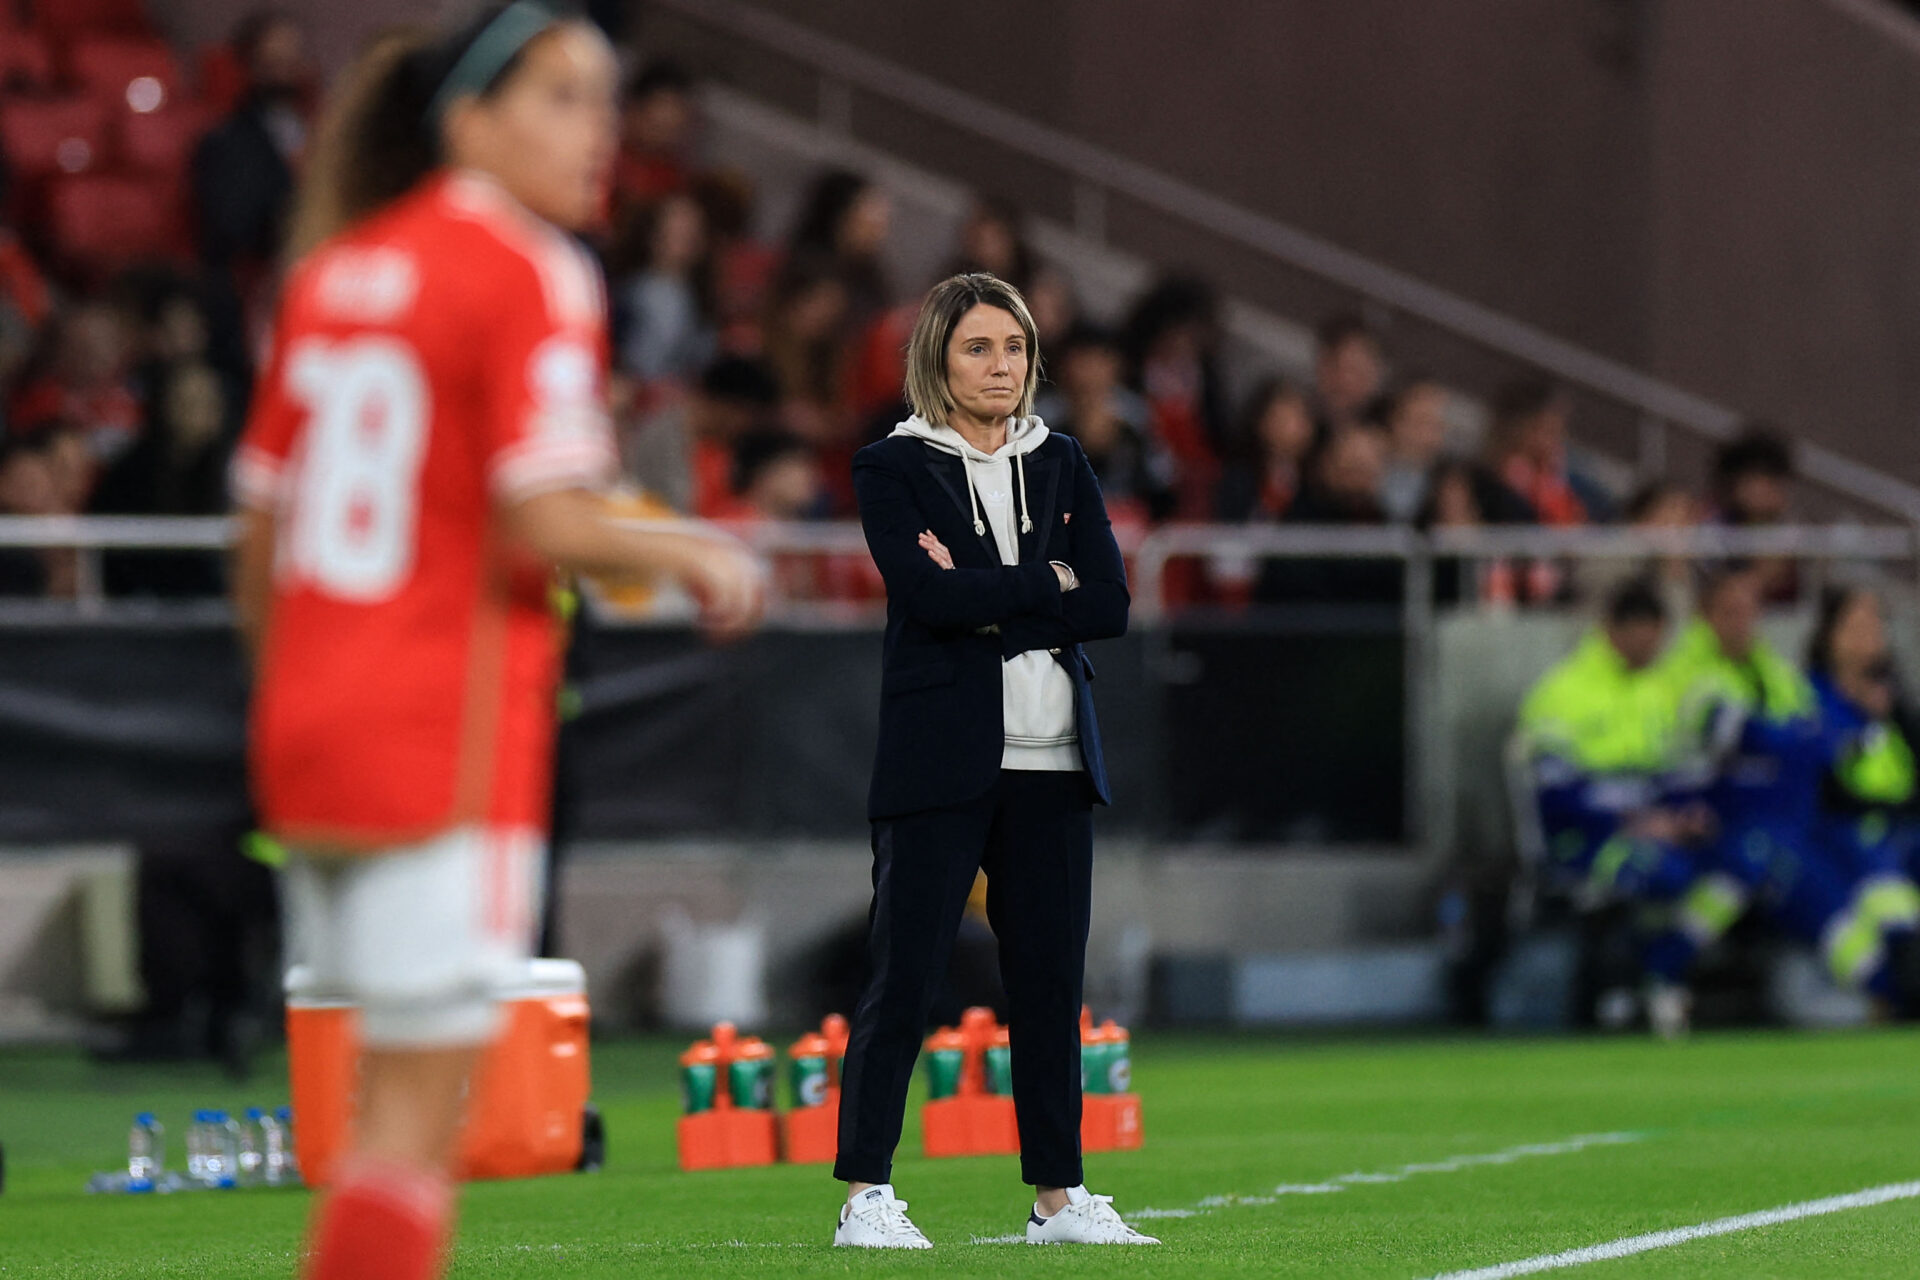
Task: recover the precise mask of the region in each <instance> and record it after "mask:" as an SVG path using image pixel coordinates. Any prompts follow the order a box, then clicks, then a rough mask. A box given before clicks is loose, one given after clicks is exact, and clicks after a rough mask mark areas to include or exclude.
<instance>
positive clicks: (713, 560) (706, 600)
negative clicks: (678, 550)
mask: <svg viewBox="0 0 1920 1280" xmlns="http://www.w3.org/2000/svg"><path fill="white" fill-rule="evenodd" d="M684 581H685V584H686V587H687V590H689V591H691V592H692V593H693V596H694V599H696V600H698V601H699V602H700V623H701V626H702V627H703V628H704V629H705V630H706V633H707V635H708V636H709V637H710V638H712V639H714V640H718V641H728V640H737V639H739V638H740V637H741V636H744V635H746V634H747V633H748V632H749V631H752V630H753V629H754V628H755V627H757V626H758V625H760V618H761V615H762V614H764V613H765V612H766V607H767V579H766V574H765V573H763V572H762V571H761V568H760V562H759V560H758V559H756V558H755V557H754V555H753V553H752V552H750V551H748V550H747V549H746V548H745V547H741V546H735V545H731V544H727V543H715V544H713V545H711V546H707V547H702V548H701V549H700V550H699V551H698V552H697V553H696V554H695V555H694V556H693V558H692V562H691V564H690V565H689V570H688V573H687V575H686V577H685V579H684Z"/></svg>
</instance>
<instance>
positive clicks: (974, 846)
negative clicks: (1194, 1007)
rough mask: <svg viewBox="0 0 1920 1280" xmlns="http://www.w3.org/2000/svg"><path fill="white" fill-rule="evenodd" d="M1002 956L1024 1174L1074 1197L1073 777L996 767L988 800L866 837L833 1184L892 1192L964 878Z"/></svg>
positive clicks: (1083, 944) (1080, 878) (1079, 796)
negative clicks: (854, 1000) (858, 968)
mask: <svg viewBox="0 0 1920 1280" xmlns="http://www.w3.org/2000/svg"><path fill="white" fill-rule="evenodd" d="M978 870H985V872H986V873H987V919H988V921H989V923H991V924H992V926H993V932H994V936H995V938H996V939H997V940H998V942H999V947H1000V976H1001V980H1002V981H1003V982H1004V983H1005V985H1006V989H1007V1007H1008V1024H1007V1026H1008V1032H1009V1035H1010V1036H1011V1039H1012V1046H1013V1105H1014V1110H1015V1113H1016V1114H1017V1116H1018V1117H1019V1123H1020V1175H1021V1177H1022V1178H1023V1179H1024V1180H1025V1181H1027V1182H1028V1183H1030V1184H1032V1185H1034V1186H1050V1187H1074V1186H1078V1185H1080V1184H1081V1183H1082V1182H1084V1181H1085V1176H1084V1174H1083V1172H1082V1170H1081V1165H1080V1001H1081V989H1082V985H1083V977H1084V972H1085V969H1086V958H1087V929H1088V924H1089V921H1090V918H1091V906H1092V885H1093V814H1092V794H1091V792H1090V789H1089V788H1088V786H1087V779H1086V775H1085V774H1082V773H1045V772H1038V771H1023V770H1002V771H1001V773H1000V778H999V781H998V782H997V783H996V784H995V785H994V787H993V788H992V789H991V790H989V791H988V792H987V793H986V794H985V795H983V796H980V797H978V798H977V799H974V800H970V801H968V802H967V803H965V804H961V805H955V806H953V807H951V808H945V809H933V810H929V811H927V812H924V813H914V814H908V815H906V816H905V817H900V818H893V819H889V820H887V821H884V822H876V823H874V824H873V908H872V910H871V911H870V912H869V914H868V933H867V956H868V964H869V976H868V979H867V986H866V990H865V992H864V993H863V994H862V995H861V997H860V1003H859V1005H858V1006H857V1007H856V1008H855V1010H854V1014H853V1025H852V1028H851V1033H850V1035H849V1038H848V1042H847V1061H846V1068H845V1075H844V1078H843V1079H842V1081H841V1090H840V1154H839V1159H838V1160H837V1161H836V1162H835V1164H834V1168H833V1176H834V1177H836V1178H839V1179H841V1180H843V1181H846V1182H889V1181H891V1180H892V1169H893V1151H894V1148H895V1147H897V1146H898V1145H899V1143H900V1126H901V1122H902V1119H903V1118H904V1114H905V1111H906V1105H907V1085H908V1083H909V1082H910V1081H911V1080H912V1078H913V1064H914V1059H915V1058H916V1057H917V1056H918V1055H919V1053H920V1043H921V1039H922V1037H923V1036H924V1034H925V1032H926V1022H927V1011H928V1009H929V1007H930V1006H931V1004H932V1002H933V998H934V994H935V990H936V988H937V986H938V984H939V982H940V979H941V977H942V975H943V974H945V972H946V967H947V957H948V954H949V952H950V951H951V950H952V948H953V938H954V934H955V932H956V931H957V930H958V929H959V927H960V917H961V915H962V913H963V912H964V911H965V909H966V905H967V895H968V893H969V892H970V891H971V890H972V888H973V878H974V873H975V872H976V871H978Z"/></svg>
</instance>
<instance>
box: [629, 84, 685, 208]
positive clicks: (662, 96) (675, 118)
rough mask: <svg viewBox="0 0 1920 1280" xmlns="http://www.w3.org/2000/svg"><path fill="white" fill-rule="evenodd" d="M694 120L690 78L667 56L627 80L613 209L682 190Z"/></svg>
mask: <svg viewBox="0 0 1920 1280" xmlns="http://www.w3.org/2000/svg"><path fill="white" fill-rule="evenodd" d="M695 118H696V111H695V107H694V100H693V77H692V75H690V74H689V73H688V71H687V69H686V68H685V67H683V66H681V65H680V64H679V63H678V62H675V61H673V60H672V59H671V58H657V59H655V60H654V61H652V62H649V63H647V64H646V65H645V66H644V67H642V68H641V69H640V70H639V72H638V73H637V74H635V75H634V77H633V78H632V79H631V80H629V81H628V82H627V87H626V92H625V93H624V94H623V95H622V100H621V106H620V155H619V158H618V159H616V160H615V161H614V172H613V190H614V201H615V205H616V211H617V213H624V212H625V211H626V210H628V209H631V208H642V207H645V206H647V205H650V204H653V203H655V202H656V201H658V200H660V199H662V198H663V197H665V196H669V195H673V194H674V193H676V192H680V191H685V190H686V189H687V187H688V185H689V184H690V183H691V182H692V181H693V163H692V157H691V144H692V141H693V129H694V121H695Z"/></svg>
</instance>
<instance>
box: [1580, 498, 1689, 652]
mask: <svg viewBox="0 0 1920 1280" xmlns="http://www.w3.org/2000/svg"><path fill="white" fill-rule="evenodd" d="M1626 517H1627V524H1628V526H1629V527H1631V528H1634V529H1640V530H1647V531H1658V530H1676V529H1693V528H1697V527H1698V526H1699V524H1700V519H1701V512H1700V504H1699V502H1697V501H1696V500H1695V499H1694V496H1693V494H1692V493H1690V492H1689V491H1688V490H1687V489H1686V488H1685V487H1684V486H1682V485H1678V484H1675V483H1673V482H1672V481H1669V480H1655V481H1653V482H1651V483H1649V484H1646V485H1644V486H1642V487H1641V488H1640V489H1639V490H1638V491H1637V492H1636V493H1635V494H1634V495H1633V496H1632V497H1631V498H1629V499H1628V500H1627V508H1626ZM1577 578H1578V582H1579V592H1578V594H1579V595H1581V596H1583V597H1585V598H1588V599H1594V600H1602V599H1605V598H1606V597H1607V596H1608V595H1609V594H1610V593H1611V592H1612V590H1613V589H1614V587H1616V586H1617V585H1619V584H1620V583H1621V582H1623V581H1625V580H1626V579H1628V578H1640V579H1642V580H1644V581H1646V582H1649V583H1651V584H1652V585H1653V587H1654V589H1655V590H1657V591H1658V592H1659V593H1660V599H1661V601H1662V603H1664V604H1665V605H1666V607H1667V615H1668V616H1669V617H1674V618H1686V617H1691V616H1692V615H1693V613H1694V610H1695V608H1696V607H1697V605H1698V603H1699V581H1698V578H1699V575H1698V573H1697V562H1696V561H1694V560H1692V559H1690V558H1689V557H1687V556H1658V555H1657V556H1650V557H1648V558H1646V559H1644V560H1638V561H1635V560H1623V559H1618V558H1613V557H1595V558H1593V559H1589V560H1586V561H1584V562H1582V563H1581V564H1580V565H1579V567H1578V570H1577Z"/></svg>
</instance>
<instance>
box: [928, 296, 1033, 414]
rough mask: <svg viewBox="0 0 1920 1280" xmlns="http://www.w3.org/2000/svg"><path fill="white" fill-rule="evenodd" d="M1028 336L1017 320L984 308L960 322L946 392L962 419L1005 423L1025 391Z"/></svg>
mask: <svg viewBox="0 0 1920 1280" xmlns="http://www.w3.org/2000/svg"><path fill="white" fill-rule="evenodd" d="M1032 358H1033V353H1032V352H1030V351H1028V350H1027V334H1026V331H1025V330H1024V329H1022V328H1021V327H1020V322H1019V321H1018V320H1015V319H1014V318H1013V314H1012V313H1011V312H1008V311H1002V310H1001V309H1000V308H999V307H990V306H988V305H987V304H985V303H984V302H983V303H981V304H980V305H978V306H976V307H974V308H973V309H972V310H971V311H969V312H967V313H966V314H965V315H963V316H961V317H960V323H959V324H957V325H955V326H954V327H953V337H952V338H950V339H949V340H948V342H947V392H948V394H950V395H951V396H952V397H953V404H954V408H955V409H956V410H958V411H959V413H960V415H961V416H962V417H965V418H968V419H970V420H972V421H973V422H976V423H979V424H980V425H981V426H989V425H992V424H996V423H999V422H1002V421H1004V420H1005V419H1006V418H1007V417H1008V416H1009V415H1010V414H1012V413H1013V411H1014V409H1015V408H1017V407H1018V406H1019V404H1020V393H1021V392H1022V391H1023V390H1025V388H1026V385H1027V364H1028V362H1029V361H1030V360H1032Z"/></svg>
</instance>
